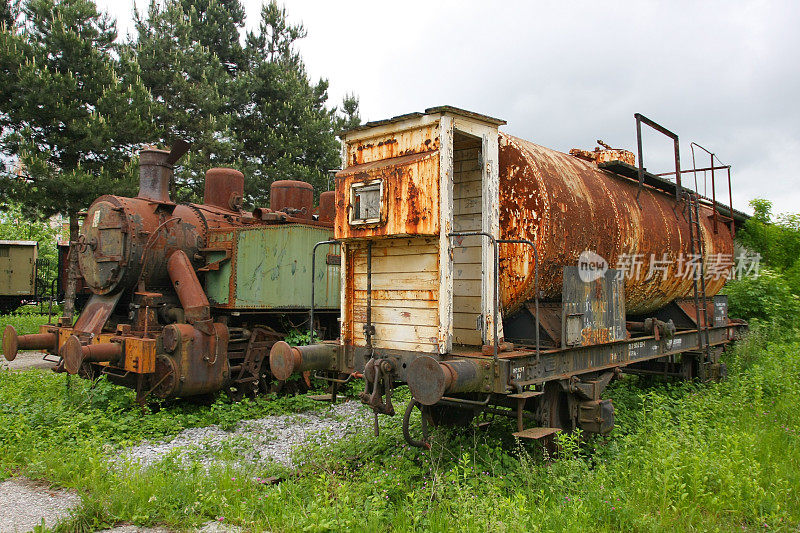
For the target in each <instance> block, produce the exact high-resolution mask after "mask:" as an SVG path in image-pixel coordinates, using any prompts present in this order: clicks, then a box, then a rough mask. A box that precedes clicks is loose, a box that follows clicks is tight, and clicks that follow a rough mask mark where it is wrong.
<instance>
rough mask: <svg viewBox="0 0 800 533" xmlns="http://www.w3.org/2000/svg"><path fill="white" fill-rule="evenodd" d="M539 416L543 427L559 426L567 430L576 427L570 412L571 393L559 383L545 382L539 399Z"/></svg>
mask: <svg viewBox="0 0 800 533" xmlns="http://www.w3.org/2000/svg"><path fill="white" fill-rule="evenodd" d="M538 417H539V423H540V424H541V425H542V426H543V427H551V428H559V429H562V430H564V431H566V432H569V431H572V430H573V429H574V423H573V420H572V417H571V416H570V412H569V394H567V393H566V392H564V390H563V389H562V388H561V386H560V385H559V384H558V383H556V382H553V381H551V382H549V383H545V385H544V394H543V395H542V396H541V398H540V399H539V409H538Z"/></svg>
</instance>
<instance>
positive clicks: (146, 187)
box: [138, 147, 175, 203]
mask: <svg viewBox="0 0 800 533" xmlns="http://www.w3.org/2000/svg"><path fill="white" fill-rule="evenodd" d="M169 155H170V152H168V151H167V150H159V149H157V148H154V147H147V148H144V149H143V150H142V151H141V152H139V195H138V197H139V198H145V199H147V200H153V201H155V202H163V203H169V202H170V199H169V184H170V181H171V180H172V172H173V169H174V168H175V167H173V166H172V164H170V163H169V162H168V159H169Z"/></svg>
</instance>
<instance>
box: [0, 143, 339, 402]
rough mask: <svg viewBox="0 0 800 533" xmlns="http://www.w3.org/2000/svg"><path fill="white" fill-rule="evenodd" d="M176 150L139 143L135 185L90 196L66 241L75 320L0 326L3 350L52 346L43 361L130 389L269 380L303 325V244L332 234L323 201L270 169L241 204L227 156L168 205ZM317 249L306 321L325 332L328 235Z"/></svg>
mask: <svg viewBox="0 0 800 533" xmlns="http://www.w3.org/2000/svg"><path fill="white" fill-rule="evenodd" d="M187 148H188V146H186V145H181V146H179V147H177V148H175V149H174V150H173V151H172V152H168V151H165V150H158V149H155V148H146V149H144V150H143V151H142V152H141V153H140V187H139V193H138V195H137V196H136V197H135V198H127V197H121V196H113V195H106V196H101V197H100V198H98V199H97V200H95V202H94V203H93V204H92V205H91V206H90V207H89V209H88V213H87V216H86V218H85V220H84V222H83V225H82V227H81V230H80V238H79V242H77V243H74V245H73V246H74V248H75V249H76V250H77V253H78V254H79V255H78V261H79V266H80V273H81V276H82V277H83V280H84V282H85V284H86V286H87V287H88V288H89V290H90V291H91V297H90V298H89V300H88V302H87V303H86V305H85V307H84V309H83V311H82V312H81V314H80V316H79V317H78V319H77V321H76V322H75V324H74V325H72V324H71V322H70V321H69V320H62V321H61V323H59V324H57V325H46V326H42V327H41V330H40V332H39V333H37V334H33V335H17V333H16V331H15V330H14V328H13V327H12V326H7V327H6V329H5V331H4V334H3V354H4V356H5V358H6V359H8V360H13V359H14V358H15V357H16V354H17V351H18V350H20V349H23V350H33V349H35V350H43V351H46V352H47V353H49V354H53V355H56V356H59V357H60V361H59V364H58V366H57V368H56V370H60V371H65V372H69V373H70V374H78V375H80V376H83V377H87V378H91V377H95V376H99V375H106V376H107V377H108V379H109V380H111V381H112V382H114V383H117V384H120V385H124V386H126V387H130V388H133V389H135V390H136V392H137V399H138V400H139V401H144V400H145V399H146V398H147V397H149V396H153V397H157V398H174V397H184V398H185V397H190V396H197V395H203V394H208V393H213V392H216V391H218V390H221V389H227V390H228V391H229V392H230V393H231V394H232V395H233V396H234V397H235V398H239V397H242V396H243V395H245V394H253V393H256V392H258V391H259V390H261V391H265V390H267V389H269V388H270V387H271V384H272V383H273V380H272V376H271V374H270V372H269V367H268V354H269V350H270V348H272V346H273V344H274V343H275V342H277V341H279V340H281V339H283V338H284V337H285V334H286V333H287V330H288V329H289V328H291V327H292V326H293V325H294V326H295V327H302V328H303V329H305V328H306V327H307V326H306V325H305V324H304V321H306V320H307V315H308V310H309V302H310V301H311V292H310V291H311V286H310V285H309V283H308V281H309V278H310V277H311V276H312V270H311V268H312V265H311V264H310V260H309V254H308V251H307V250H308V249H309V248H310V247H311V246H313V245H314V243H316V242H319V241H324V240H329V239H330V238H331V237H332V234H333V217H332V216H331V208H330V206H327V205H323V206H322V208H323V209H322V213H321V214H318V213H317V212H316V210H315V209H314V208H313V203H312V202H313V189H312V187H311V185H310V184H308V183H304V182H300V181H279V182H275V183H274V184H273V186H272V190H271V199H270V208H256V209H255V210H253V211H245V210H243V209H242V203H243V199H244V176H243V175H242V173H241V172H239V171H237V170H234V169H229V168H213V169H210V170H209V171H208V172H207V173H206V179H205V194H204V200H203V203H201V204H176V203H174V202H173V201H172V200H171V199H170V195H169V189H170V183H171V180H172V176H173V168H174V167H173V165H174V164H175V163H176V162H177V160H178V159H179V158H180V157H181V156H182V155H183V153H185V151H186V149H187ZM330 200H331V198H330V196H328V199H327V201H328V202H330ZM326 250H327V261H326V262H325V263H322V264H318V265H316V269H315V270H314V272H313V276H314V279H315V284H314V290H315V291H316V294H314V301H315V304H316V305H317V306H319V309H318V310H317V313H316V314H315V327H316V328H319V329H317V331H318V332H319V333H320V334H321V335H322V338H336V337H337V336H338V323H337V318H338V308H339V279H340V275H339V266H338V260H339V256H338V247H337V246H336V245H333V244H332V245H330V246H328V247H327V248H326Z"/></svg>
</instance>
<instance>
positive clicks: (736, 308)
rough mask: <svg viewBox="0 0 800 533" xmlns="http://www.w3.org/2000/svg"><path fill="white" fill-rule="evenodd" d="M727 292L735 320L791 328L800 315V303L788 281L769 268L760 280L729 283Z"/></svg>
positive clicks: (751, 279)
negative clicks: (768, 322)
mask: <svg viewBox="0 0 800 533" xmlns="http://www.w3.org/2000/svg"><path fill="white" fill-rule="evenodd" d="M724 292H725V294H727V295H728V314H729V315H730V316H731V317H734V318H743V319H745V320H753V319H756V320H763V321H776V322H777V323H779V324H790V323H792V322H794V320H795V317H796V316H797V315H798V313H799V312H800V299H798V297H797V295H796V294H794V293H793V292H792V289H791V287H790V286H789V283H788V281H787V280H786V277H785V276H784V275H782V274H779V273H777V272H774V271H772V270H769V269H766V268H762V269H761V272H760V275H759V276H758V277H752V278H743V279H738V280H733V281H729V282H728V283H727V285H726V286H725V291H724Z"/></svg>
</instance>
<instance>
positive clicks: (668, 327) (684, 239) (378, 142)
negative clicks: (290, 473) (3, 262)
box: [270, 106, 747, 443]
mask: <svg viewBox="0 0 800 533" xmlns="http://www.w3.org/2000/svg"><path fill="white" fill-rule="evenodd" d="M635 118H636V125H637V140H638V148H639V149H638V157H636V156H634V154H633V152H631V151H629V150H625V149H621V148H612V147H610V146H608V145H607V144H605V143H603V142H602V141H598V144H600V145H601V147H602V148H597V149H595V150H593V151H592V150H580V149H576V150H573V151H572V152H571V153H570V154H566V153H562V152H559V151H556V150H552V149H549V148H545V147H543V146H539V145H537V144H534V143H532V142H529V141H526V140H524V139H520V138H517V137H514V136H512V135H509V134H506V133H504V132H501V131H500V127H501V126H503V125H505V124H506V122H505V121H504V120H502V119H498V118H494V117H491V116H487V115H482V114H479V113H474V112H471V111H466V110H463V109H459V108H456V107H451V106H440V107H432V108H429V109H426V110H425V111H424V112H422V113H410V114H405V115H399V116H396V117H393V118H390V119H387V120H380V121H373V122H368V123H366V124H364V125H362V126H358V127H356V128H353V129H350V130H347V131H343V132H340V134H339V136H340V138H341V140H342V159H343V168H342V169H341V170H340V171H339V172H337V173H336V177H335V192H334V203H335V219H334V236H335V239H336V240H337V241H338V242H339V243H341V270H340V273H341V284H340V285H341V337H340V341H339V344H338V345H331V344H318V345H311V346H306V347H294V348H291V349H289V348H288V347H287V346H280V347H278V346H277V345H276V349H275V350H274V351H273V353H272V354H271V356H270V363H271V365H272V367H273V368H275V369H277V370H279V371H280V373H281V375H287V376H288V375H290V374H292V373H293V372H298V371H308V370H317V371H329V372H330V376H331V379H332V380H334V378H335V376H337V375H340V374H341V373H349V374H351V375H356V374H355V373H360V372H363V375H364V379H365V391H364V393H363V394H362V400H363V401H364V402H365V403H367V404H368V405H370V406H371V407H372V408H373V410H374V411H375V412H376V413H384V414H394V407H393V406H392V403H391V391H392V387H393V386H394V384H395V383H397V382H405V383H407V384H408V385H409V387H410V389H411V392H412V396H413V397H414V401H412V402H411V403H410V404H409V406H410V407H409V409H413V407H414V405H415V404H416V405H418V406H419V405H422V406H426V405H430V406H431V408H430V409H428V410H423V413H424V414H425V417H424V418H425V419H427V420H429V421H433V422H434V423H435V422H436V421H437V420H438V421H441V420H443V419H447V418H448V417H447V416H446V413H447V412H448V410H450V411H452V410H458V408H461V409H462V413H463V409H467V410H468V411H470V412H473V413H474V412H479V411H485V410H486V409H489V407H487V406H488V405H489V403H493V404H495V405H499V406H501V407H502V406H505V407H508V405H512V406H514V405H517V406H518V407H517V409H516V410H515V411H514V413H516V414H515V415H514V416H518V425H519V426H520V428H519V429H520V433H519V434H520V435H521V436H526V437H530V436H532V435H536V436H544V435H549V434H552V432H551V431H549V430H550V429H552V428H547V427H545V428H538V429H537V431H532V432H528V433H526V432H525V431H523V430H522V427H521V426H522V422H523V419H524V418H525V417H534V418H536V419H537V420H538V421H539V423H540V424H543V425H545V426H547V425H551V426H553V427H555V428H557V429H558V428H567V427H568V426H569V424H573V427H574V425H576V424H579V425H581V427H583V428H584V429H586V430H588V431H596V432H606V431H608V430H610V427H612V426H613V408H612V407H611V405H610V403H609V402H608V401H606V400H601V399H600V396H599V395H600V393H601V392H602V389H603V388H605V385H607V383H608V381H609V380H610V379H612V378H613V377H614V376H615V375H617V374H618V373H619V372H620V371H621V370H622V369H628V370H631V371H633V370H634V369H635V370H637V371H641V372H646V371H653V368H658V369H659V370H658V371H662V370H663V371H664V372H667V373H670V372H672V373H673V374H678V373H681V372H684V373H685V372H689V373H691V372H694V371H695V370H696V371H697V372H700V373H702V375H704V376H705V375H709V374H708V373H709V372H711V373H713V372H712V371H711V370H708V369H709V368H711V367H709V366H708V365H718V360H717V359H715V357H714V356H713V353H714V350H716V349H718V348H719V347H720V346H722V345H724V344H725V343H727V342H729V338H732V336H733V335H734V330H733V329H731V328H734V325H735V323H733V322H730V321H729V319H728V317H727V304H726V301H725V297H724V296H717V294H718V292H719V290H720V289H721V288H722V286H723V284H724V282H725V279H724V278H725V277H724V276H723V277H715V278H709V279H708V281H707V282H706V281H705V277H704V276H699V277H700V279H701V282H698V280H697V277H692V276H688V277H684V276H681V275H680V273H679V272H676V271H675V270H672V271H669V272H668V271H667V270H666V269H662V270H661V271H659V273H658V275H655V276H652V275H651V276H648V275H647V267H646V266H645V268H640V269H639V270H638V271H636V272H633V274H634V275H630V274H631V273H628V272H626V271H624V270H623V267H624V265H621V263H620V258H621V257H629V256H632V257H636V258H643V259H641V260H646V259H644V258H649V257H650V256H653V257H657V258H658V259H659V260H660V261H662V262H663V263H662V264H673V265H674V264H677V263H679V262H680V261H682V260H683V258H685V257H687V256H690V255H692V254H697V253H699V254H700V263H699V264H700V271H701V272H703V273H706V272H707V269H706V266H705V264H704V263H703V261H704V259H703V258H704V257H710V256H712V254H713V255H714V256H728V257H730V256H731V255H732V253H733V242H732V237H733V233H734V232H735V229H736V226H737V225H740V224H741V223H742V222H743V221H744V220H745V219H746V217H747V215H745V214H744V213H741V212H739V211H736V210H734V209H733V208H732V206H731V205H730V204H729V203H728V204H726V203H722V202H718V201H717V200H718V199H717V195H716V192H714V193H713V195H712V197H711V198H705V197H703V196H701V195H699V194H698V193H696V192H695V191H691V190H689V189H687V188H685V187H683V186H682V184H681V170H680V167H679V160H680V158H679V154H678V149H679V143H678V138H677V135H675V134H673V133H672V132H670V131H669V130H667V129H666V128H663V127H662V126H660V125H658V124H657V123H655V122H653V121H651V120H649V119H647V118H646V117H644V116H642V115H639V114H637V115H635ZM642 125H645V126H649V127H652V128H654V129H656V130H657V131H659V132H661V133H663V134H664V135H667V136H668V137H671V138H672V139H673V140H674V142H675V147H676V154H675V156H676V157H675V160H676V169H675V172H674V173H673V175H674V178H670V177H669V176H668V174H669V173H666V174H667V175H656V174H653V173H650V172H647V171H646V170H645V168H644V165H643V163H642V161H641V159H642V148H641V127H642ZM709 154H711V152H709ZM714 157H715V156H714V155H713V154H711V158H712V160H711V167H710V168H709V169H706V170H711V171H712V181H713V172H714V170H716V171H717V172H718V174H717V176H718V177H720V176H721V178H722V179H724V178H725V176H724V174H725V172H726V171H727V172H728V180H730V173H729V172H730V167H729V166H726V165H723V164H721V163H719V161H718V160H716V162H715V160H714ZM637 165H638V166H637ZM696 170H697V171H700V170H703V169H696ZM683 173H684V175H685V174H686V170H684V171H683ZM712 191H716V188H714V187H713V186H712ZM593 269H596V271H595V270H593ZM587 276H588V277H587ZM639 339H641V340H639ZM667 339H669V340H670V344H664V342H665V340H667ZM719 349H721V348H719ZM688 350H694V352H691V353H698V354H703V355H702V356H698V358H695V359H692V358H693V357H694V356H687V357H688V358H689V359H687V360H694V361H699V362H698V363H697V364H696V365H695V366H691V365H689V366H690V367H691V368H694V369H695V370H691V369H689V370H687V368H689V367H685V368H684V367H681V366H680V365H681V364H682V363H681V362H680V360H679V359H675V358H676V357H678V358H680V356H681V354H682V353H684V352H687V351H688ZM670 357H671V358H672V359H669V358H670ZM665 358H667V359H665ZM653 361H655V363H654V362H653ZM650 363H652V364H653V365H656V366H652V365H651V366H649V367H647V366H646V365H647V364H650ZM658 365H661V366H658ZM714 368H716V369H717V370H718V369H719V366H716V367H714ZM676 369H677V370H676ZM697 369H699V370H697ZM698 375H699V374H698ZM334 382H335V381H334ZM564 398H568V399H569V400H568V403H566V404H565V403H564V402H565V401H567V400H564ZM570 402H571V403H570ZM454 406H455V407H454ZM425 409H427V408H425ZM492 409H493V410H491V411H490V412H492V413H497V412H498V408H492ZM531 409H532V410H533V414H531ZM503 413H505V414H508V413H509V411H503ZM406 414H407V415H408V412H407V413H406ZM462 418H463V417H462ZM467 418H469V417H467ZM579 418H580V420H579ZM404 425H405V427H406V429H407V426H408V416H406V418H405V420H404ZM539 430H541V431H539ZM526 431H527V430H526ZM554 431H555V430H554ZM406 439H407V440H409V442H412V441H413V439H411V438H410V437H409V436H408V433H407V432H406ZM412 443H413V442H412Z"/></svg>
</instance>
